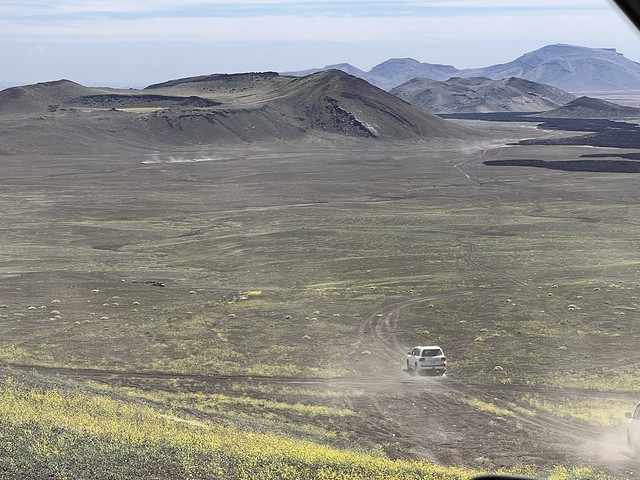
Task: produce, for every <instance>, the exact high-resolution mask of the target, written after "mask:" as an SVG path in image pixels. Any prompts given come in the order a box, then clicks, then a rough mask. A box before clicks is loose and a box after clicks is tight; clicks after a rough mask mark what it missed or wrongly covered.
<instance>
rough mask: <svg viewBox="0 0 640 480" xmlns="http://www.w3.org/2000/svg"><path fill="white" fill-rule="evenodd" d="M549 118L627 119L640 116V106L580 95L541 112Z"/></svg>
mask: <svg viewBox="0 0 640 480" xmlns="http://www.w3.org/2000/svg"><path fill="white" fill-rule="evenodd" d="M540 116H542V117H547V118H587V119H597V118H605V119H625V118H640V108H634V107H626V106H623V105H618V104H617V103H612V102H607V101H605V100H601V99H599V98H591V97H580V98H577V99H575V100H573V101H572V102H569V103H567V104H566V105H563V106H562V107H559V108H555V109H553V110H550V111H548V112H544V113H542V114H540Z"/></svg>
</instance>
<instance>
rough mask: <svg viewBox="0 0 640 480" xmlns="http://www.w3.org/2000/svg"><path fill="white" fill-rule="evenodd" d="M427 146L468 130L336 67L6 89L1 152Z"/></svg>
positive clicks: (1, 100) (0, 96)
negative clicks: (353, 143) (305, 142)
mask: <svg viewBox="0 0 640 480" xmlns="http://www.w3.org/2000/svg"><path fill="white" fill-rule="evenodd" d="M309 136H313V137H322V138H330V137H331V138H337V136H343V137H351V138H354V137H355V138H364V139H372V140H409V141H422V140H428V139H432V138H477V136H476V134H475V133H473V132H471V131H470V130H468V129H466V128H464V127H461V126H459V125H455V124H453V123H451V122H448V121H446V120H443V119H441V118H439V117H437V116H435V115H433V114H431V113H428V112H425V111H424V110H421V109H419V108H417V107H414V106H412V105H410V104H408V103H407V102H405V101H403V100H401V99H399V98H397V97H395V96H393V95H391V94H390V93H388V92H386V91H384V90H382V89H380V88H377V87H375V86H373V85H371V84H369V83H367V82H365V81H364V80H362V79H360V78H357V77H355V76H352V75H348V74H346V73H344V72H342V71H340V70H328V71H322V72H318V73H315V74H313V75H309V76H307V77H304V78H297V77H286V76H281V75H278V74H277V73H274V72H266V73H242V74H233V75H222V74H220V75H204V76H201V77H192V78H183V79H178V80H172V81H168V82H164V83H161V84H156V85H151V86H149V87H147V88H145V89H141V90H135V89H121V90H120V89H111V88H90V87H85V86H82V85H79V84H77V83H74V82H72V81H69V80H58V81H53V82H46V83H40V84H35V85H26V86H22V87H12V88H8V89H6V90H3V91H0V154H2V153H26V152H31V153H44V152H46V153H69V152H79V151H82V152H85V151H87V149H89V150H92V151H93V150H96V149H101V147H100V146H102V148H104V149H106V148H116V147H117V148H120V149H121V148H133V149H148V148H166V147H168V146H189V147H194V146H197V145H211V144H217V145H220V144H234V143H252V142H258V141H287V140H296V139H302V138H305V137H309Z"/></svg>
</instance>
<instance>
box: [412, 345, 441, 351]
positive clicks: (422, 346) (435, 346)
mask: <svg viewBox="0 0 640 480" xmlns="http://www.w3.org/2000/svg"><path fill="white" fill-rule="evenodd" d="M413 348H422V349H424V348H440V347H439V346H438V345H417V346H415V347H413ZM440 350H442V348H440Z"/></svg>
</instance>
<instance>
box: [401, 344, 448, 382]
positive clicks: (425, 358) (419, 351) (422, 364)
mask: <svg viewBox="0 0 640 480" xmlns="http://www.w3.org/2000/svg"><path fill="white" fill-rule="evenodd" d="M407 370H408V371H409V372H412V373H414V374H417V375H420V374H421V373H423V372H428V373H433V374H436V375H443V374H444V372H446V371H447V357H445V356H444V353H443V352H442V349H441V348H440V347H438V346H437V345H429V346H419V347H415V348H414V349H413V350H411V351H410V352H409V354H408V355H407Z"/></svg>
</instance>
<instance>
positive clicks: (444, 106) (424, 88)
mask: <svg viewBox="0 0 640 480" xmlns="http://www.w3.org/2000/svg"><path fill="white" fill-rule="evenodd" d="M390 93H391V94H393V95H396V96H397V97H399V98H401V99H403V100H405V101H407V102H409V103H411V104H412V105H415V106H417V107H420V108H422V109H424V110H427V111H429V112H433V113H488V112H540V111H543V110H549V109H553V108H556V107H558V106H561V105H564V104H566V103H567V102H569V101H571V100H573V99H575V97H574V96H573V95H571V94H570V93H568V92H565V91H564V90H560V89H558V88H555V87H551V86H549V85H544V84H542V83H536V82H530V81H528V80H523V79H521V78H515V77H511V78H507V79H503V80H491V79H489V78H483V77H471V78H460V77H453V78H450V79H449V80H446V81H444V82H439V81H436V80H429V79H426V78H414V79H413V80H410V81H408V82H406V83H404V84H402V85H399V86H397V87H395V88H393V89H392V90H391V91H390Z"/></svg>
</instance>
